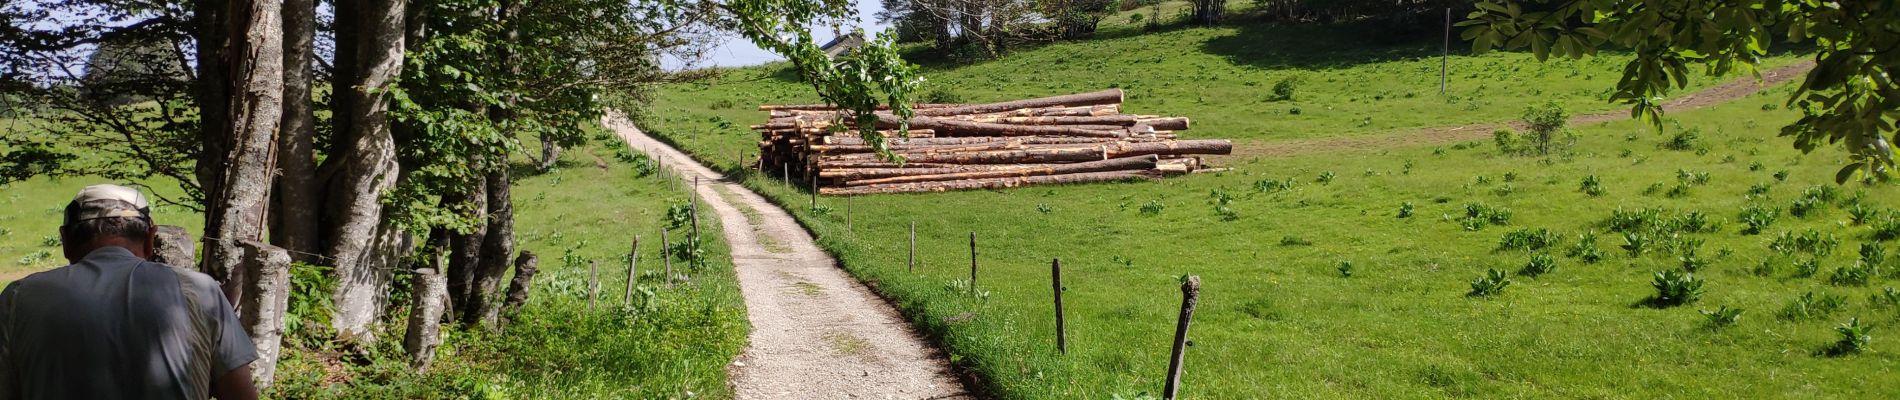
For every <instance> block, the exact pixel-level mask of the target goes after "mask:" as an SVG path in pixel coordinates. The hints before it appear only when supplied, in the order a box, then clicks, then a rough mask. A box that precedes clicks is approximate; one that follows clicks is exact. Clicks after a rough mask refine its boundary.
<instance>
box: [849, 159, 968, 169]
mask: <svg viewBox="0 0 1900 400" xmlns="http://www.w3.org/2000/svg"><path fill="white" fill-rule="evenodd" d="M956 166H959V165H958V164H955V163H937V162H915V161H912V162H907V163H904V164H903V165H898V164H897V163H894V162H888V161H858V160H850V161H825V160H818V162H817V165H816V167H818V169H819V170H821V171H822V170H827V169H832V168H949V167H956Z"/></svg>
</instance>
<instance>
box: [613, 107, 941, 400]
mask: <svg viewBox="0 0 1900 400" xmlns="http://www.w3.org/2000/svg"><path fill="white" fill-rule="evenodd" d="M602 122H603V123H604V124H605V125H607V127H608V128H609V129H612V130H613V131H614V132H615V134H617V135H619V136H620V138H621V139H622V140H625V141H626V142H627V145H628V146H630V147H632V148H633V149H636V150H641V151H643V152H645V153H647V154H648V155H650V156H653V157H654V158H656V159H659V160H661V162H663V163H665V165H666V167H667V168H668V169H671V170H674V171H679V172H680V175H681V178H682V179H685V180H688V181H691V180H692V179H693V177H695V176H697V177H699V179H700V185H699V187H698V189H697V193H698V195H699V198H700V201H701V204H703V205H704V206H705V207H707V208H711V209H712V211H713V212H714V214H715V215H716V216H717V217H718V218H719V223H720V224H721V225H723V226H725V227H726V229H725V236H726V241H727V242H728V243H730V244H731V245H732V261H733V265H734V266H735V268H736V269H737V272H738V277H739V290H740V292H741V293H742V294H743V295H744V297H745V304H746V319H747V320H749V321H750V322H751V323H752V332H751V333H750V334H749V335H748V337H747V339H748V345H747V346H746V349H745V351H744V353H742V354H740V355H739V358H738V359H737V360H734V362H733V363H732V365H731V366H730V368H729V370H730V371H731V372H732V381H731V384H732V385H733V388H734V390H735V392H736V393H737V397H738V398H740V399H838V398H877V399H955V398H966V397H969V396H968V395H967V391H965V390H964V388H963V385H962V384H961V383H959V382H958V381H957V379H956V377H955V375H952V373H951V371H950V368H949V366H948V363H947V361H946V360H945V359H944V357H943V356H942V355H941V354H940V352H938V351H937V350H936V349H934V348H932V347H930V346H929V344H927V343H926V342H925V341H924V340H923V339H922V338H921V337H919V336H918V335H917V333H916V332H915V331H912V330H911V327H910V324H909V323H907V322H905V321H904V319H903V318H900V317H899V316H898V315H897V312H896V310H894V309H892V308H891V306H890V305H889V304H888V303H885V302H884V301H883V300H882V299H879V298H878V297H877V296H876V295H874V294H872V293H871V291H870V290H869V289H867V288H865V287H864V285H863V284H860V283H859V282H858V281H857V280H856V279H853V278H852V277H851V276H849V275H847V274H845V272H844V271H843V270H841V269H839V268H838V267H837V261H836V260H834V259H832V258H831V256H830V255H829V254H826V253H825V252H824V251H823V250H821V249H819V248H818V245H817V243H816V242H814V241H813V240H812V237H811V235H810V234H809V233H808V232H806V231H805V229H804V228H803V227H800V226H799V225H798V222H797V221H794V220H793V219H792V216H791V215H790V214H787V213H785V211H784V210H782V209H779V208H778V207H777V206H774V205H773V204H771V203H769V202H767V201H766V200H765V199H764V198H762V197H759V195H758V194H756V193H753V192H752V191H750V190H747V189H746V188H744V187H742V186H739V185H738V184H736V183H731V182H726V181H724V180H722V179H723V177H722V176H720V175H719V174H718V173H715V172H713V171H712V170H711V169H708V168H706V167H705V166H702V165H699V164H698V163H696V162H694V161H693V160H692V159H691V158H688V157H687V156H686V155H685V154H684V153H681V152H680V151H678V150H676V149H674V148H672V147H669V146H667V145H666V144H663V143H660V142H659V141H657V140H654V139H653V138H652V137H648V136H647V135H646V134H645V133H644V132H641V131H640V130H639V128H636V127H634V126H633V124H632V123H631V122H629V121H627V120H626V118H625V117H624V116H623V115H621V114H619V113H610V114H608V115H607V117H606V118H604V119H603V121H602Z"/></svg>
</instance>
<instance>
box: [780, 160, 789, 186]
mask: <svg viewBox="0 0 1900 400" xmlns="http://www.w3.org/2000/svg"><path fill="white" fill-rule="evenodd" d="M778 168H779V172H778V178H779V181H780V182H785V188H786V189H791V188H792V163H788V162H780V163H778Z"/></svg>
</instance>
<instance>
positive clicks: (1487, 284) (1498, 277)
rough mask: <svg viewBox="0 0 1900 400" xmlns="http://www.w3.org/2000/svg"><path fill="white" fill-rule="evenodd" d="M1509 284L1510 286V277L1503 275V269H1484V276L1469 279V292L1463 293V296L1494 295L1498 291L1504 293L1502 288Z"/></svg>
mask: <svg viewBox="0 0 1900 400" xmlns="http://www.w3.org/2000/svg"><path fill="white" fill-rule="evenodd" d="M1509 286H1511V278H1510V277H1508V276H1504V271H1499V270H1497V269H1495V268H1493V269H1491V270H1490V271H1486V272H1485V274H1484V276H1480V277H1478V279H1473V280H1471V292H1470V293H1465V296H1469V297H1491V296H1496V295H1498V294H1500V293H1504V288H1506V287H1509Z"/></svg>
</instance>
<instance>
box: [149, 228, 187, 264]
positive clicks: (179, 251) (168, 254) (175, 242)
mask: <svg viewBox="0 0 1900 400" xmlns="http://www.w3.org/2000/svg"><path fill="white" fill-rule="evenodd" d="M156 240H157V243H153V244H152V247H153V248H155V249H157V250H158V254H156V255H154V256H153V258H152V262H155V263H159V264H165V265H170V266H174V267H179V268H191V266H193V265H198V250H197V249H194V248H192V244H191V243H192V240H191V232H187V231H185V228H180V227H176V226H171V225H159V226H158V237H157V239H156Z"/></svg>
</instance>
